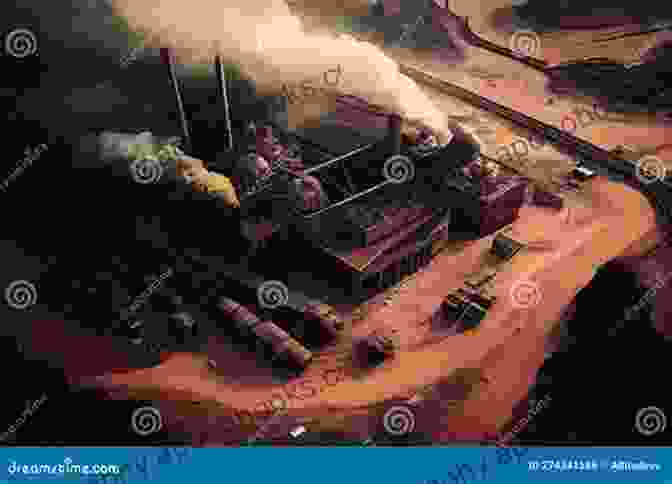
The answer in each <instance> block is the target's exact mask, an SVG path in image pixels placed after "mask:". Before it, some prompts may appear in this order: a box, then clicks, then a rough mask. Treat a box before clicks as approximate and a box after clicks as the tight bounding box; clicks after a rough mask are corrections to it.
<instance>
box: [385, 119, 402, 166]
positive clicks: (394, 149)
mask: <svg viewBox="0 0 672 484" xmlns="http://www.w3.org/2000/svg"><path fill="white" fill-rule="evenodd" d="M386 141H387V142H386V144H387V147H388V149H389V151H390V156H394V155H398V154H399V153H400V152H401V116H398V115H396V114H391V115H390V116H388V118H387V137H386Z"/></svg>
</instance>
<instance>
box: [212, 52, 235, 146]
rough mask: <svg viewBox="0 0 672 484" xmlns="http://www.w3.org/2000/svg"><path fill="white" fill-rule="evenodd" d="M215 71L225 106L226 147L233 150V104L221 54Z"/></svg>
mask: <svg viewBox="0 0 672 484" xmlns="http://www.w3.org/2000/svg"><path fill="white" fill-rule="evenodd" d="M215 72H216V73H217V90H218V91H219V97H220V98H221V99H222V104H223V108H224V142H225V148H226V149H227V150H228V151H233V148H234V145H233V131H232V130H231V105H230V104H229V90H228V85H227V80H226V73H225V72H224V64H222V58H221V56H219V55H217V56H215Z"/></svg>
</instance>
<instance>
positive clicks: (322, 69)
mask: <svg viewBox="0 0 672 484" xmlns="http://www.w3.org/2000/svg"><path fill="white" fill-rule="evenodd" d="M111 1H112V5H113V8H114V9H115V10H116V12H117V13H118V14H119V15H122V16H123V17H125V18H126V19H127V21H128V23H129V25H130V26H131V28H133V29H134V30H137V31H139V32H142V33H144V34H145V35H146V36H147V42H148V44H149V45H153V46H165V47H172V48H173V49H174V51H175V54H176V55H177V57H178V59H179V60H180V61H181V62H185V63H192V62H193V63H205V62H211V61H212V58H213V55H214V53H215V52H218V53H219V54H220V55H221V56H222V58H223V59H224V60H225V61H226V62H231V63H235V64H238V66H239V67H240V69H241V70H242V72H243V73H244V74H246V75H247V76H249V77H250V78H252V79H254V81H255V82H256V83H257V86H258V88H259V89H260V90H261V91H266V92H273V91H275V92H279V91H280V89H281V86H282V85H283V84H287V85H299V84H300V83H302V82H306V81H310V82H311V85H313V86H319V87H324V88H327V89H333V90H337V91H338V92H339V93H342V94H348V95H353V96H359V97H362V98H364V99H366V100H367V101H368V102H370V103H371V104H374V105H378V106H381V107H384V108H386V109H388V110H390V111H394V112H397V113H399V114H400V115H401V116H403V117H404V118H405V119H406V120H407V121H409V122H411V123H414V124H421V125H425V126H427V127H428V128H430V129H432V130H433V131H434V132H435V133H437V134H438V135H439V137H440V138H443V139H444V140H446V141H447V140H448V138H450V130H449V128H448V126H447V120H446V116H445V115H444V114H443V113H442V112H440V111H439V110H438V109H437V108H436V106H435V105H434V104H433V103H432V102H431V101H430V100H429V98H428V97H427V96H426V95H425V94H424V93H423V92H422V91H421V90H420V88H419V87H418V86H417V85H416V84H415V83H414V82H413V81H412V80H411V79H409V78H408V77H406V76H404V75H402V74H401V73H400V72H399V69H398V66H397V63H396V62H395V61H394V60H392V59H390V58H389V57H387V56H385V55H384V54H383V52H382V51H381V50H380V49H378V48H377V47H375V46H374V45H372V44H370V43H366V42H360V41H357V40H355V39H353V38H352V37H349V36H345V35H339V36H336V35H330V34H324V33H322V34H317V33H306V32H305V31H304V30H303V27H302V24H301V21H300V19H299V18H297V17H296V16H295V15H293V14H292V12H291V11H290V9H289V7H288V6H287V4H286V3H285V2H284V0H187V1H184V0H111ZM336 69H340V72H341V75H340V78H339V79H338V83H337V84H336V85H333V86H332V87H331V88H329V87H328V86H327V85H326V84H325V83H324V82H320V79H323V77H324V75H325V73H326V72H334V71H335V70H336Z"/></svg>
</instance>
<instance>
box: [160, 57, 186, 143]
mask: <svg viewBox="0 0 672 484" xmlns="http://www.w3.org/2000/svg"><path fill="white" fill-rule="evenodd" d="M161 60H162V61H163V63H164V64H165V66H166V68H167V69H168V78H169V79H170V85H171V86H172V88H173V92H174V93H175V101H176V103H177V112H178V114H179V115H180V125H181V128H182V136H183V137H184V150H185V151H186V152H187V153H192V150H193V146H192V144H191V134H190V133H189V122H188V121H187V113H186V112H185V110H184V102H183V101H182V92H181V91H180V82H179V81H178V80H177V75H176V74H175V59H174V57H173V53H172V51H171V50H170V49H168V48H165V47H163V48H161Z"/></svg>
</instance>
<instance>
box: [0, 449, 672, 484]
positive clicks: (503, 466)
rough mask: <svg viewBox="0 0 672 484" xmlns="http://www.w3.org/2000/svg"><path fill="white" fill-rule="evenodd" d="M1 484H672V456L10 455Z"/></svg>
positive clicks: (513, 452) (638, 452)
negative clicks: (68, 483) (66, 483)
mask: <svg viewBox="0 0 672 484" xmlns="http://www.w3.org/2000/svg"><path fill="white" fill-rule="evenodd" d="M0 454H1V455H2V460H3V468H2V470H1V471H0V482H23V481H32V482H43V481H44V482H47V481H49V482H60V481H62V480H63V479H67V480H70V481H72V480H75V481H80V482H88V483H136V482H137V483H142V482H148V481H153V482H161V483H179V484H190V483H194V484H196V483H198V484H200V483H209V482H212V483H227V482H236V483H238V482H245V484H253V483H263V484H268V483H273V484H276V483H282V482H287V483H288V484H290V483H291V484H315V483H320V484H343V483H348V484H355V483H360V482H361V483H367V484H369V483H385V484H471V483H474V484H476V483H479V482H489V483H493V484H494V483H502V484H511V483H515V484H523V483H525V482H535V483H536V482H540V481H543V482H550V483H554V482H555V483H567V482H572V483H582V482H586V483H588V482H590V483H594V482H598V483H602V482H605V483H606V482H609V483H618V482H633V483H637V484H640V483H647V482H655V483H657V484H672V471H671V469H672V448H653V447H648V448H646V447H642V448H579V447H574V448H530V447H472V448H468V447H424V448H423V447H375V446H368V447H331V448H329V447H321V448H315V447H293V448H288V447H282V448H281V447H243V448H207V449H191V448H167V447H166V448H162V447H153V448H144V447H142V448H118V447H117V448H101V447H97V448H10V447H5V448H0Z"/></svg>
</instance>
